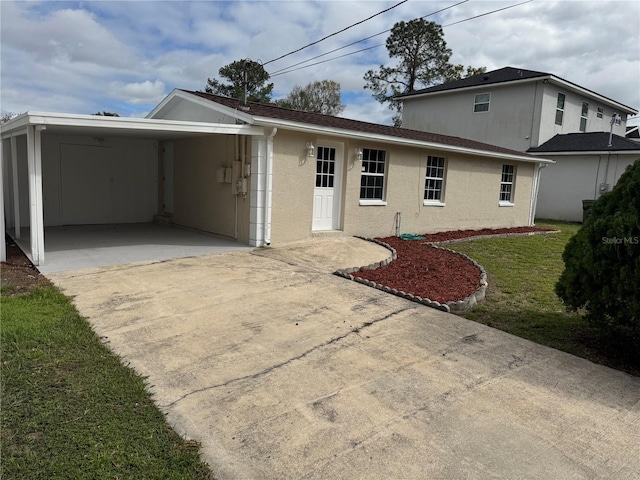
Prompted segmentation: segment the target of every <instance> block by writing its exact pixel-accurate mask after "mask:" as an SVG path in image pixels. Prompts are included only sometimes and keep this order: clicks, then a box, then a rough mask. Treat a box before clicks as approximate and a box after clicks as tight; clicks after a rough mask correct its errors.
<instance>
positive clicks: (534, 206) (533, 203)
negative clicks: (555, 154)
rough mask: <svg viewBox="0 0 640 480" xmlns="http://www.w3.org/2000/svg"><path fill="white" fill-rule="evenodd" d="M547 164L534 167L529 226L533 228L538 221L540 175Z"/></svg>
mask: <svg viewBox="0 0 640 480" xmlns="http://www.w3.org/2000/svg"><path fill="white" fill-rule="evenodd" d="M547 165H548V164H547V163H539V164H538V166H537V168H536V167H534V168H535V169H536V170H535V173H534V175H533V185H532V186H531V207H530V210H529V226H530V227H533V226H534V225H535V220H536V209H537V208H538V191H539V190H540V174H541V173H542V169H543V168H545V167H546V166H547Z"/></svg>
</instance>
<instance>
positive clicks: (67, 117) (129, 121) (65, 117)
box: [2, 112, 264, 138]
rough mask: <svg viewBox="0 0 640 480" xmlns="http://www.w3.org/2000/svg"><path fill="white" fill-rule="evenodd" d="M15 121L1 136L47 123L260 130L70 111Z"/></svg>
mask: <svg viewBox="0 0 640 480" xmlns="http://www.w3.org/2000/svg"><path fill="white" fill-rule="evenodd" d="M19 120H20V121H19V122H15V124H13V122H12V124H11V125H8V123H9V122H7V124H5V125H6V126H9V127H11V128H9V129H7V128H6V127H5V125H3V126H2V127H3V128H2V136H3V138H4V137H5V136H6V135H9V134H11V133H14V132H15V131H16V130H17V129H21V128H24V127H26V126H28V125H51V126H61V127H87V128H104V129H113V130H142V131H166V132H180V133H220V134H240V133H242V134H245V135H262V134H263V133H264V130H263V129H262V128H260V127H256V126H250V125H232V124H226V123H204V122H185V121H181V120H162V119H149V118H122V117H102V116H98V115H74V114H59V113H42V112H27V113H26V114H25V115H24V117H23V116H21V117H20V118H19ZM5 130H6V131H5Z"/></svg>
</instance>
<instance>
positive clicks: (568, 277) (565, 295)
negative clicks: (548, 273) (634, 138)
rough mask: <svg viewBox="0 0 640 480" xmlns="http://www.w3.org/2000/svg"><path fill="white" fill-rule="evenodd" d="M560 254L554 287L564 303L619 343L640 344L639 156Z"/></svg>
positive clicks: (628, 345) (635, 345) (634, 345)
mask: <svg viewBox="0 0 640 480" xmlns="http://www.w3.org/2000/svg"><path fill="white" fill-rule="evenodd" d="M562 258H563V260H564V263H565V269H564V271H563V273H562V275H561V276H560V279H559V280H558V283H557V284H556V288H555V290H556V294H557V295H558V296H559V297H560V299H561V300H562V301H563V302H564V304H565V305H566V307H567V309H568V310H570V311H574V310H578V311H583V312H584V314H585V318H586V319H587V320H588V321H589V322H590V323H591V324H592V325H593V326H594V327H596V328H597V329H599V330H601V331H602V332H603V333H605V334H606V335H607V336H608V337H609V339H610V340H613V341H615V343H616V344H618V346H623V345H624V346H625V347H631V348H635V347H637V346H640V160H636V162H635V163H634V164H632V165H630V166H629V167H628V168H627V170H626V171H625V172H624V174H623V175H622V176H621V177H620V180H619V181H618V183H617V185H616V186H615V187H614V188H613V190H612V191H611V192H609V193H606V194H604V195H602V196H601V197H600V198H599V199H598V200H597V201H596V202H595V203H594V205H593V210H592V212H591V215H590V216H589V217H588V218H587V219H586V220H585V222H584V224H583V225H582V227H581V228H580V230H578V232H577V233H576V235H574V236H573V237H572V238H571V239H570V240H569V242H568V243H567V246H566V248H565V250H564V253H563V255H562ZM627 353H630V352H627ZM635 355H638V353H637V351H636V352H635Z"/></svg>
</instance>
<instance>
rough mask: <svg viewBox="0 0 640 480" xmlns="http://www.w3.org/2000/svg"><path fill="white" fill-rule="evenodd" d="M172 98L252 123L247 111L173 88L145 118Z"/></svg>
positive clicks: (155, 113) (159, 109)
mask: <svg viewBox="0 0 640 480" xmlns="http://www.w3.org/2000/svg"><path fill="white" fill-rule="evenodd" d="M174 98H179V99H181V100H184V101H186V102H191V103H194V104H196V105H199V106H201V107H205V108H207V109H209V110H213V111H214V112H221V113H224V114H225V115H229V116H230V117H234V118H236V119H237V120H240V121H241V122H244V123H250V124H251V123H253V120H254V117H253V116H252V115H250V114H248V113H244V112H242V111H240V110H237V109H235V108H231V107H227V106H226V105H222V104H220V103H218V102H216V101H215V100H207V99H206V98H202V97H198V96H197V95H192V94H190V93H188V92H185V91H182V90H178V89H174V90H173V91H172V92H171V93H170V94H169V95H168V96H167V97H166V98H165V99H164V100H163V101H162V102H160V103H159V104H158V106H157V107H156V108H154V109H153V110H151V112H150V113H149V114H148V115H147V118H153V117H154V116H155V115H157V114H158V113H159V112H160V111H161V110H162V108H164V107H165V106H166V105H168V103H169V102H170V101H171V100H173V99H174Z"/></svg>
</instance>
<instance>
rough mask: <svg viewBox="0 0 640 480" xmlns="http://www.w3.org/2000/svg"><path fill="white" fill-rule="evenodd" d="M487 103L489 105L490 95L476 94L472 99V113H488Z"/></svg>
mask: <svg viewBox="0 0 640 480" xmlns="http://www.w3.org/2000/svg"><path fill="white" fill-rule="evenodd" d="M489 103H491V94H490V93H478V94H477V95H476V96H475V97H473V112H474V113H478V112H488V111H489Z"/></svg>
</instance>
